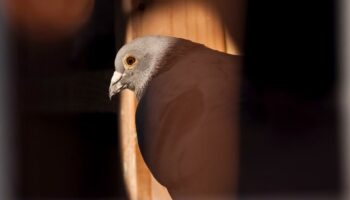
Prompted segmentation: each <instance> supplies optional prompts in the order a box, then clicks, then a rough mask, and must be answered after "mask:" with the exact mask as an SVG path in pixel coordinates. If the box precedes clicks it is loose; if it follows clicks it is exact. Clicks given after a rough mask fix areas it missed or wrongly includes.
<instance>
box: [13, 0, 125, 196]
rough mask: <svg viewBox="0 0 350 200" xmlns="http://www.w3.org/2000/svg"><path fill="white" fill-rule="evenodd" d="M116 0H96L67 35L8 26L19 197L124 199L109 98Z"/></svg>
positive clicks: (118, 18)
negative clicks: (52, 36)
mask: <svg viewBox="0 0 350 200" xmlns="http://www.w3.org/2000/svg"><path fill="white" fill-rule="evenodd" d="M118 3H120V2H118V1H110V0H98V1H96V2H95V7H94V10H93V13H92V16H91V17H90V19H89V21H88V23H87V24H86V25H85V26H84V27H83V28H82V29H81V30H80V31H79V32H77V33H76V34H75V35H74V36H73V37H67V38H66V39H61V40H58V41H50V42H47V41H45V42H42V41H40V40H38V39H35V40H34V39H32V38H30V37H28V35H27V34H26V32H22V31H21V30H17V29H14V30H12V31H13V34H12V40H13V45H14V46H13V51H14V53H13V59H12V60H13V64H14V65H15V67H16V68H15V69H16V70H15V73H16V74H15V75H16V77H15V78H16V91H17V92H16V96H17V98H16V99H17V102H16V105H17V106H16V113H17V114H16V115H17V118H16V126H17V127H16V129H17V133H18V134H17V135H18V137H17V140H16V141H17V143H16V147H18V150H17V153H18V162H17V166H18V168H17V171H18V172H16V174H17V177H18V180H17V183H18V184H17V188H16V195H17V197H18V198H20V199H23V198H24V199H27V198H35V199H36V198H39V199H53V198H59V199H61V198H62V199H65V198H69V199H72V198H73V199H85V198H93V199H95V198H96V199H101V198H103V199H104V198H108V199H109V198H113V199H115V198H118V199H119V198H120V199H124V198H126V192H125V188H124V187H125V186H124V184H123V179H122V177H123V176H122V168H121V160H120V157H119V156H120V149H119V141H118V134H117V133H118V123H117V115H116V110H117V102H116V101H115V100H114V101H110V100H109V97H108V87H109V83H110V78H111V75H112V74H113V71H114V64H113V63H114V57H115V54H116V52H117V50H118V49H119V48H120V46H121V45H122V43H123V42H124V35H123V33H124V32H125V23H124V19H123V16H122V14H121V11H120V6H117V5H116V4H118ZM116 23H118V27H119V28H120V30H118V31H115V30H114V28H115V27H116V26H115V25H116Z"/></svg>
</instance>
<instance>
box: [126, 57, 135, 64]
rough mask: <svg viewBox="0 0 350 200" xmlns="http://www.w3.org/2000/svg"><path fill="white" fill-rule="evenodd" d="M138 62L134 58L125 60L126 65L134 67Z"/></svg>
mask: <svg viewBox="0 0 350 200" xmlns="http://www.w3.org/2000/svg"><path fill="white" fill-rule="evenodd" d="M135 62H136V58H135V57H133V56H128V57H127V58H126V59H125V63H126V64H127V65H129V66H131V65H133V64H134V63H135Z"/></svg>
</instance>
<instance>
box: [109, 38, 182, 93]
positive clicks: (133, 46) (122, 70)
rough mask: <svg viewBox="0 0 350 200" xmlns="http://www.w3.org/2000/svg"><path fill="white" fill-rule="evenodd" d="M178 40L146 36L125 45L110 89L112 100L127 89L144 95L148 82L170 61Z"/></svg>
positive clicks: (117, 58) (117, 57) (116, 64)
mask: <svg viewBox="0 0 350 200" xmlns="http://www.w3.org/2000/svg"><path fill="white" fill-rule="evenodd" d="M178 40H180V39H178V38H173V37H167V36H146V37H141V38H138V39H135V40H133V41H131V42H130V43H127V44H125V45H124V46H123V47H122V48H121V49H120V50H119V51H118V53H117V56H116V59H115V63H114V64H115V71H114V73H113V77H112V80H111V84H110V87H109V96H110V98H111V97H112V96H113V95H115V94H117V93H118V92H120V91H121V90H123V89H125V88H127V89H130V90H133V91H135V92H136V95H137V96H140V95H142V93H143V90H144V89H145V87H146V84H147V82H148V81H149V80H150V79H151V77H152V76H153V75H154V73H155V72H156V71H157V69H158V68H160V67H162V66H161V65H163V64H164V63H165V62H164V61H165V60H167V59H168V57H169V55H170V52H171V49H173V47H174V45H175V44H176V43H177V41H178Z"/></svg>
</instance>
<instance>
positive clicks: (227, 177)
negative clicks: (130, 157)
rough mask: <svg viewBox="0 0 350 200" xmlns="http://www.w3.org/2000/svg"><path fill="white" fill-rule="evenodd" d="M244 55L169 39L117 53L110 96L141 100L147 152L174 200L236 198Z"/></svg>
mask: <svg viewBox="0 0 350 200" xmlns="http://www.w3.org/2000/svg"><path fill="white" fill-rule="evenodd" d="M241 63H242V59H241V56H236V55H230V54H226V53H222V52H219V51H216V50H213V49H210V48H208V47H206V46H204V45H202V44H198V43H195V42H192V41H190V40H186V39H182V38H175V37H170V36H144V37H140V38H137V39H135V40H133V41H131V42H129V43H127V44H125V45H124V46H123V47H122V48H121V49H120V50H119V51H118V53H117V56H116V59H115V71H114V73H113V76H112V79H111V83H110V87H109V96H110V98H112V96H114V95H115V94H117V93H118V92H120V91H121V90H123V89H129V90H132V91H134V92H135V94H136V98H137V100H138V106H137V110H136V117H135V119H136V130H137V138H138V144H139V147H140V151H141V154H142V157H143V159H144V161H145V163H146V165H147V166H148V168H149V169H150V171H151V173H152V174H153V176H154V177H155V178H156V179H157V181H158V182H159V183H161V184H162V185H164V186H165V187H166V188H167V190H168V192H169V194H170V196H171V197H172V198H173V199H232V198H234V197H235V196H236V195H235V194H236V191H237V179H238V153H239V152H238V147H239V146H238V136H239V127H238V124H239V121H238V112H239V85H240V79H239V77H240V68H241Z"/></svg>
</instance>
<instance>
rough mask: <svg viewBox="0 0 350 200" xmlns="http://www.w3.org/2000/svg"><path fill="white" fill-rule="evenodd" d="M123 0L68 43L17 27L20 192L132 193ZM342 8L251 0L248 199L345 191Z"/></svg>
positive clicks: (245, 107) (298, 0)
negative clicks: (120, 61)
mask: <svg viewBox="0 0 350 200" xmlns="http://www.w3.org/2000/svg"><path fill="white" fill-rule="evenodd" d="M119 5H120V2H119V1H109V0H98V1H96V2H95V8H94V11H93V15H92V16H91V18H90V20H89V22H88V23H87V24H86V25H85V26H84V27H83V29H82V30H80V31H79V32H78V33H76V35H75V36H74V37H72V38H67V39H66V40H64V41H60V42H51V43H45V42H44V43H42V42H40V41H34V40H31V39H30V38H28V37H27V36H26V35H25V34H23V33H22V32H21V31H20V30H16V29H13V30H11V32H12V34H11V42H12V43H13V54H12V55H13V57H12V60H13V64H14V69H15V70H14V72H15V80H16V81H15V83H14V85H15V91H16V92H15V95H16V102H15V103H16V108H15V110H14V112H15V113H16V121H15V124H16V130H17V135H16V136H17V139H16V149H17V158H18V159H17V160H18V162H17V166H18V167H17V168H16V170H17V171H16V176H17V179H18V180H17V183H18V184H17V188H16V193H17V196H18V198H20V199H26V198H42V199H46V198H50V199H52V198H77V199H87V198H98V199H101V198H122V199H123V198H125V197H126V195H125V188H124V187H125V186H124V184H123V179H122V170H121V165H120V158H119V157H118V156H119V155H120V152H119V141H118V134H117V131H118V124H117V115H116V110H117V103H118V102H116V101H113V102H111V101H109V99H108V86H109V81H110V77H111V75H112V72H113V62H114V56H115V54H116V52H117V50H118V49H119V48H120V46H121V45H122V44H123V42H124V38H125V37H124V35H123V33H125V19H124V18H123V15H122V12H121V10H120V6H119ZM335 8H336V2H335V1H332V0H318V1H316V0H306V1H305V0H304V1H302V0H295V1H277V0H268V1H260V0H248V1H247V17H246V20H247V24H246V35H245V52H244V55H245V66H244V70H243V86H242V95H241V97H242V101H241V102H242V103H241V130H242V134H241V142H240V144H241V161H240V177H239V194H240V196H241V197H247V196H259V197H261V196H271V195H272V196H286V197H290V196H293V197H294V196H296V197H298V196H303V197H305V196H310V195H311V196H315V195H316V196H321V197H326V196H328V197H331V198H333V199H334V198H336V197H338V196H339V193H340V188H341V185H340V171H339V168H340V165H339V153H340V152H339V141H338V140H339V135H338V134H339V128H338V120H337V118H338V110H337V107H336V101H337V99H336V96H335V95H336V88H337V78H338V75H337V73H338V69H337V63H336V55H337V52H336V46H335V42H336V37H335V36H336V31H335V30H336V26H335V25H336V23H335V21H336V17H335V16H336V15H335V14H336V11H335ZM228 21H229V20H228ZM115 24H118V26H117V27H118V30H116V29H115V27H116V26H115Z"/></svg>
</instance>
